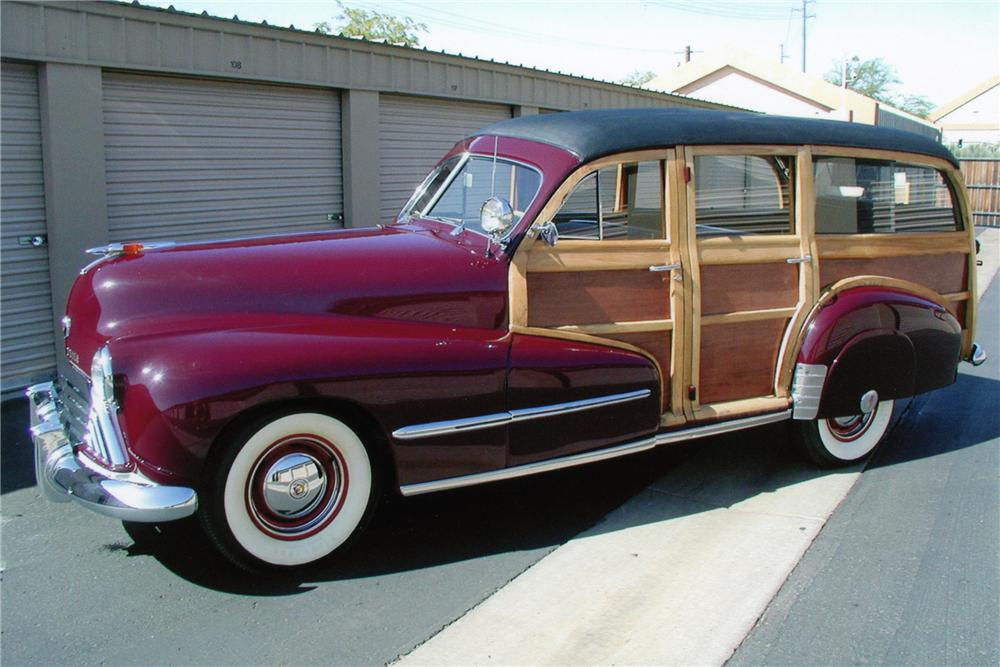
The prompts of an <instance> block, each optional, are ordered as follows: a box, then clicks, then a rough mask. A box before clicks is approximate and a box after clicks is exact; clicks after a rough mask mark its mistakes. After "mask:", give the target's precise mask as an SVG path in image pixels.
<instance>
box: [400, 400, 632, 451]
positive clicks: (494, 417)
mask: <svg viewBox="0 0 1000 667" xmlns="http://www.w3.org/2000/svg"><path fill="white" fill-rule="evenodd" d="M650 394H652V392H651V391H650V390H649V389H640V390H638V391H629V392H625V393H623V394H612V395H610V396H599V397H597V398H585V399H582V400H579V401H570V402H568V403H556V404H554V405H543V406H539V407H536V408H520V409H517V410H510V411H508V412H497V413H494V414H490V415H481V416H479V417H466V418H464V419H449V420H447V421H439V422H428V423H426V424H415V425H413V426H404V427H403V428H399V429H396V430H395V431H393V432H392V437H394V438H396V439H397V440H418V439H420V438H430V437H432V436H436V435H446V434H449V433H461V432H463V431H476V430H479V429H483V428H492V427H494V426H503V425H504V424H510V423H513V422H520V421H527V420H529V419H539V418H541V417H551V416H553V415H565V414H570V413H573V412H580V411H581V410H592V409H593V408H603V407H606V406H609V405H617V404H618V403H625V402H628V401H635V400H638V399H640V398H647V397H648V396H650Z"/></svg>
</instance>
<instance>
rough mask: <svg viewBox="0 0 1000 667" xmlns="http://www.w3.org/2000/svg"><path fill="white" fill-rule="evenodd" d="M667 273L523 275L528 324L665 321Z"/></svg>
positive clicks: (668, 310)
mask: <svg viewBox="0 0 1000 667" xmlns="http://www.w3.org/2000/svg"><path fill="white" fill-rule="evenodd" d="M669 280H670V274H669V273H655V272H651V271H573V272H558V273H529V274H528V324H529V326H536V327H557V326H563V325H567V324H596V323H606V322H634V321H644V320H666V319H670V296H669V285H668V282H669Z"/></svg>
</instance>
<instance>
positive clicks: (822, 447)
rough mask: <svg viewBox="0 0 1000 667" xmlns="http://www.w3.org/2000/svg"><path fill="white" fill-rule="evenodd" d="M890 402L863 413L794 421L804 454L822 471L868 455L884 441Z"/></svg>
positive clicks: (890, 407)
mask: <svg viewBox="0 0 1000 667" xmlns="http://www.w3.org/2000/svg"><path fill="white" fill-rule="evenodd" d="M893 403H894V402H893V401H892V400H887V401H881V402H879V403H878V405H876V406H875V409H874V410H872V411H871V412H869V413H867V414H859V415H853V416H850V417H831V418H829V419H816V420H813V421H803V422H797V426H798V430H799V441H800V444H801V445H802V448H803V451H804V452H805V454H806V455H807V456H808V457H809V458H810V459H812V460H813V461H814V462H815V463H817V464H819V465H820V466H822V467H825V468H833V467H837V466H844V465H850V464H852V463H856V462H857V461H860V460H861V459H863V458H865V457H866V456H868V455H869V454H870V453H871V452H872V451H874V450H875V448H876V447H878V446H879V444H881V442H882V441H883V440H884V439H885V436H886V434H887V433H888V432H889V424H890V422H891V420H892V407H893Z"/></svg>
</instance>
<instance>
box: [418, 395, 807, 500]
mask: <svg viewBox="0 0 1000 667" xmlns="http://www.w3.org/2000/svg"><path fill="white" fill-rule="evenodd" d="M791 416H792V411H791V410H783V411H782V412H776V413H772V414H767V415H756V416H754V417H746V418H744V419H736V420H733V421H728V422H720V423H717V424H708V425H707V426H699V427H696V428H690V429H686V430H684V431H677V432H673V433H662V434H660V435H657V436H654V437H651V438H643V439H641V440H635V441H633V442H627V443H625V444H623V445H615V446H614V447H608V448H606V449H598V450H596V451H593V452H583V453H581V454H573V455H571V456H563V457H561V458H558V459H551V460H548V461H538V462H535V463H526V464H524V465H520V466H515V467H513V468H503V469H501V470H490V471H489V472H480V473H475V474H472V475H463V476H461V477H449V478H447V479H440V480H434V481H430V482H419V483H417V484H404V485H402V486H400V487H399V490H400V492H401V493H402V494H403V495H404V496H418V495H421V494H424V493H433V492H435V491H447V490H449V489H458V488H461V487H463V486H473V485H475V484H486V483H488V482H499V481H500V480H504V479H514V478H516V477H524V476H527V475H534V474H537V473H541V472H549V471H551V470H560V469H562V468H570V467H573V466H578V465H583V464H585V463H595V462H597V461H604V460H606V459H613V458H618V457H619V456H626V455H628V454H636V453H638V452H643V451H646V450H647V449H652V448H653V447H657V446H659V445H667V444H673V443H678V442H686V441H688V440H694V439H696V438H705V437H708V436H712V435H719V434H722V433H728V432H729V431H739V430H742V429H745V428H752V427H754V426H763V425H764V424H770V423H773V422H779V421H785V420H786V419H788V418H790V417H791Z"/></svg>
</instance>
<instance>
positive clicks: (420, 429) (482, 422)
mask: <svg viewBox="0 0 1000 667" xmlns="http://www.w3.org/2000/svg"><path fill="white" fill-rule="evenodd" d="M508 423H510V413H509V412H498V413H496V414H492V415H482V416H480V417H467V418H465V419H451V420H448V421H440V422H429V423H427V424H416V425H415V426H404V427H403V428H398V429H396V430H395V431H393V432H392V437H394V438H396V439H397V440H417V439H418V438H430V437H431V436H435V435H445V434H446V433H459V432H461V431H478V430H479V429H481V428H491V427H493V426H500V425H502V424H508Z"/></svg>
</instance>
